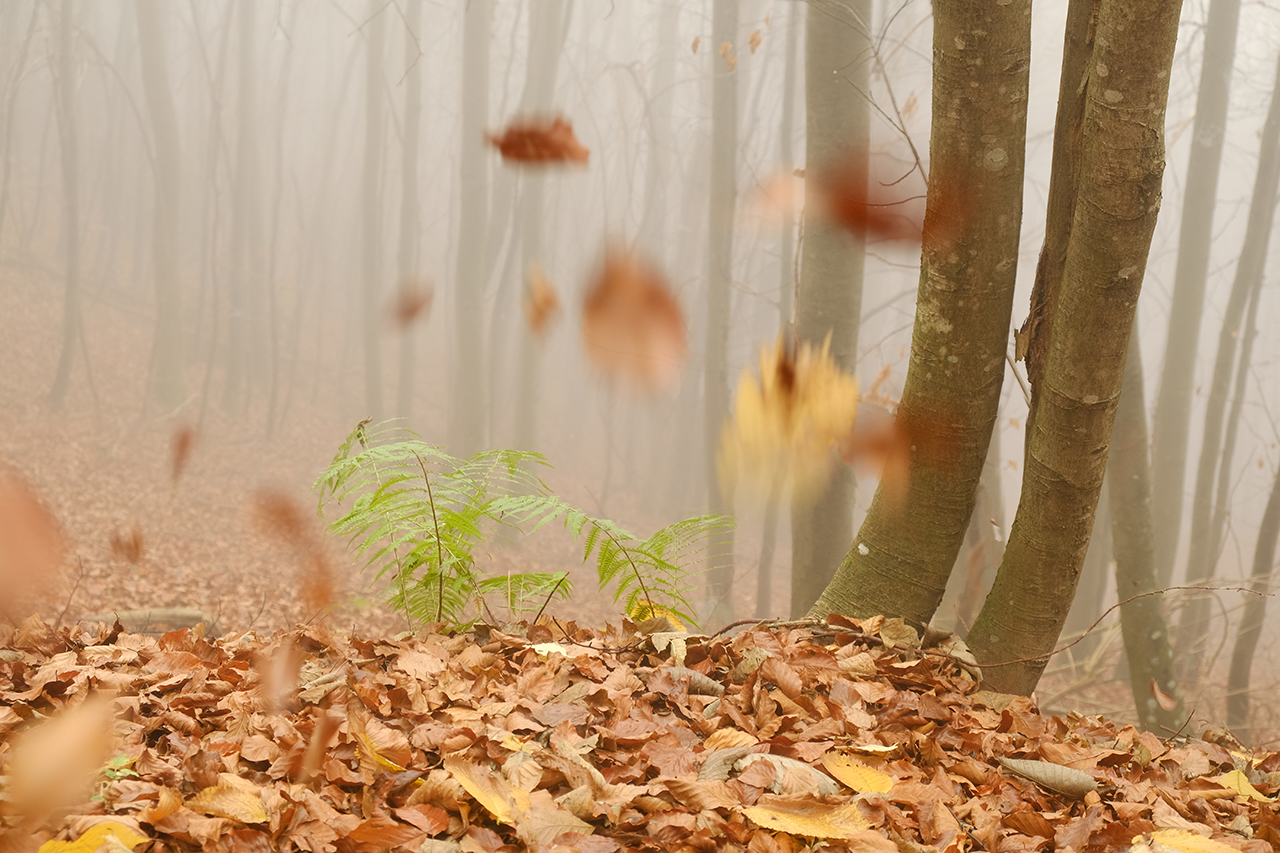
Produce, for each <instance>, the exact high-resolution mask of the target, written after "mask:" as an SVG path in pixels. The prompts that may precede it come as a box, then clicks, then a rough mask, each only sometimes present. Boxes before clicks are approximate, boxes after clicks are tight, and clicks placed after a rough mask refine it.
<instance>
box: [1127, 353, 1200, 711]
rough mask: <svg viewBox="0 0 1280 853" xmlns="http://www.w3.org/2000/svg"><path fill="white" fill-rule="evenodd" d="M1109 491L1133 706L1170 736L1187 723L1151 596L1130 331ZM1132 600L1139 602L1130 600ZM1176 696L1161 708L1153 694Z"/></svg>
mask: <svg viewBox="0 0 1280 853" xmlns="http://www.w3.org/2000/svg"><path fill="white" fill-rule="evenodd" d="M1111 445H1112V451H1111V458H1110V462H1109V467H1108V475H1107V490H1108V492H1109V494H1110V497H1111V538H1112V541H1113V542H1114V543H1115V551H1116V592H1117V595H1118V596H1119V598H1120V600H1121V601H1122V602H1125V603H1124V604H1122V605H1121V607H1120V631H1121V633H1122V634H1123V635H1124V650H1125V656H1126V660H1127V662H1128V669H1129V684H1130V687H1131V689H1132V690H1133V704H1134V707H1135V708H1136V709H1137V711H1138V719H1139V720H1141V721H1142V726H1143V728H1145V729H1148V730H1150V731H1154V732H1161V731H1164V730H1169V731H1176V730H1177V729H1178V728H1179V727H1180V726H1181V725H1182V724H1183V720H1184V719H1185V717H1186V711H1185V709H1184V707H1183V700H1182V691H1181V690H1180V689H1179V688H1178V682H1177V679H1176V674H1175V672H1174V665H1173V647H1172V646H1171V645H1170V643H1169V626H1168V624H1167V623H1166V622H1165V617H1164V602H1163V598H1164V596H1163V595H1146V593H1152V592H1155V591H1156V590H1157V589H1159V587H1157V586H1156V564H1155V545H1154V541H1153V540H1154V538H1155V530H1154V527H1153V525H1152V521H1151V467H1150V465H1149V464H1148V461H1147V413H1146V395H1145V393H1144V389H1143V376H1142V348H1141V347H1140V346H1139V345H1138V333H1137V330H1136V329H1135V330H1134V331H1133V332H1132V333H1131V335H1130V338H1129V354H1128V358H1127V360H1126V361H1125V365H1124V390H1123V391H1122V392H1121V394H1120V403H1119V407H1118V408H1117V409H1116V425H1115V431H1114V432H1113V434H1112V436H1111ZM1135 596H1143V597H1142V598H1135ZM1153 685H1155V686H1156V687H1158V688H1159V689H1160V690H1161V692H1163V693H1165V694H1167V695H1169V696H1172V697H1174V700H1175V704H1174V706H1173V707H1172V708H1169V709H1167V710H1166V709H1165V708H1164V707H1162V706H1161V704H1160V702H1159V700H1158V699H1157V698H1156V695H1155V692H1154V691H1153V690H1152V689H1151V688H1152V686H1153Z"/></svg>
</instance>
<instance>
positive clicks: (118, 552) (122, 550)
mask: <svg viewBox="0 0 1280 853" xmlns="http://www.w3.org/2000/svg"><path fill="white" fill-rule="evenodd" d="M145 551H146V546H145V543H144V542H143V540H142V528H140V527H139V526H138V523H137V522H136V521H135V522H134V523H133V524H131V525H129V528H128V529H127V530H116V531H113V532H112V534H111V555H112V556H113V557H115V558H116V559H117V560H123V561H124V562H126V563H131V564H135V565H136V564H137V563H138V562H139V561H140V560H141V559H142V555H143V553H145Z"/></svg>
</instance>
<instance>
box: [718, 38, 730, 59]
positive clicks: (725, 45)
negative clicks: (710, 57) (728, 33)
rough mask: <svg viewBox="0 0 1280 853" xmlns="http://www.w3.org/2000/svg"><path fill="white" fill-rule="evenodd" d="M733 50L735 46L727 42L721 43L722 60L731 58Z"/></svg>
mask: <svg viewBox="0 0 1280 853" xmlns="http://www.w3.org/2000/svg"><path fill="white" fill-rule="evenodd" d="M731 50H733V44H732V43H730V42H727V41H722V42H720V58H721V59H725V58H727V57H728V56H729V51H731Z"/></svg>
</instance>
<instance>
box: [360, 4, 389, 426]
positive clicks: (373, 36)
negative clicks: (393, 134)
mask: <svg viewBox="0 0 1280 853" xmlns="http://www.w3.org/2000/svg"><path fill="white" fill-rule="evenodd" d="M385 5H386V4H385V3H383V2H382V0H369V2H368V5H367V7H366V11H365V21H364V26H363V27H362V29H363V30H364V37H365V68H364V174H363V176H362V177H361V180H360V284H361V299H360V319H361V321H362V322H361V329H362V331H363V335H362V338H363V340H364V392H365V405H366V406H367V407H368V412H369V414H370V415H371V416H372V417H374V418H375V419H376V418H380V417H382V343H381V340H380V339H381V334H380V333H381V323H380V322H379V320H380V319H381V312H380V308H381V302H382V140H383V137H384V135H385V127H384V123H385V118H384V117H385V114H386V104H385V103H384V102H383V100H382V87H383V74H382V57H383V52H384V51H383V48H384V45H385V43H386V40H387V37H386V34H387V19H386V16H384V15H383V14H382V10H383V8H384V7H385Z"/></svg>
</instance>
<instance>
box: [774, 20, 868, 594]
mask: <svg viewBox="0 0 1280 853" xmlns="http://www.w3.org/2000/svg"><path fill="white" fill-rule="evenodd" d="M805 20H806V22H805V131H806V133H805V182H806V184H807V185H808V186H809V187H810V188H812V190H813V195H814V196H816V195H817V194H818V191H819V190H820V189H821V188H823V187H831V186H840V187H842V188H847V191H848V192H849V194H850V195H851V196H853V198H854V199H865V198H867V149H868V145H869V144H870V136H871V134H870V116H871V109H870V104H869V101H868V97H867V95H868V87H869V85H870V80H871V75H870V73H869V68H870V64H869V63H870V56H869V54H870V52H871V34H870V33H869V32H868V31H867V27H868V26H869V25H870V22H871V2H870V0H822V2H818V0H813V2H810V3H809V4H808V9H807V17H806V19H805ZM865 258H866V234H865V232H862V231H859V232H858V233H850V231H848V230H846V229H845V228H843V227H841V226H840V225H839V224H838V223H835V222H832V221H831V220H830V219H829V218H827V217H826V216H825V215H824V211H822V210H821V209H820V208H819V206H818V205H817V204H813V203H811V204H809V205H808V206H807V207H806V208H805V216H804V245H803V246H802V247H801V250H800V290H799V293H798V294H797V298H796V340H797V342H801V343H808V344H811V345H813V346H821V345H822V343H823V341H824V340H826V339H827V337H828V336H830V340H831V355H832V358H833V359H834V360H835V362H836V364H837V365H839V366H840V368H841V369H843V370H845V371H848V372H851V373H852V372H855V371H856V370H857V367H858V323H859V320H860V318H861V314H862V269H863V262H864V260H865ZM831 463H832V472H831V479H830V480H829V481H828V482H827V484H826V486H825V487H824V489H823V491H822V492H821V493H820V494H818V495H817V496H806V495H803V494H795V495H793V496H792V499H791V616H792V618H799V617H801V616H803V615H804V614H805V613H807V612H808V611H809V608H810V607H812V606H813V603H814V602H815V601H817V600H818V596H820V595H821V594H822V591H823V590H824V589H826V588H827V584H829V583H830V582H831V578H832V576H833V575H834V574H835V571H836V567H837V566H839V565H840V563H841V561H842V560H843V559H844V555H845V554H846V553H847V552H848V550H849V545H850V543H851V542H853V493H854V477H853V469H852V468H850V467H849V466H847V465H844V464H841V462H840V460H839V459H838V458H837V457H836V455H835V452H834V450H833V451H832V452H831Z"/></svg>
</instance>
